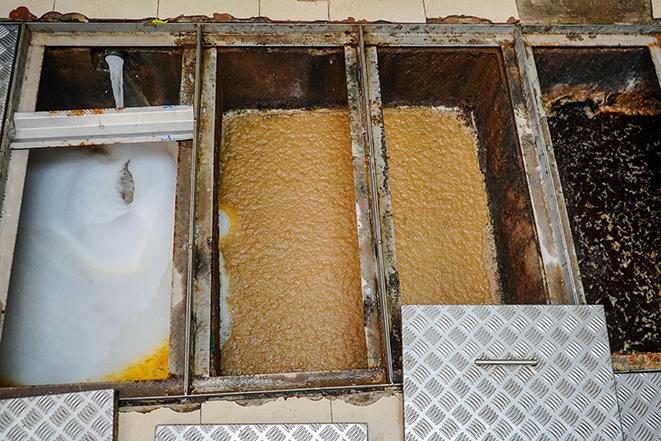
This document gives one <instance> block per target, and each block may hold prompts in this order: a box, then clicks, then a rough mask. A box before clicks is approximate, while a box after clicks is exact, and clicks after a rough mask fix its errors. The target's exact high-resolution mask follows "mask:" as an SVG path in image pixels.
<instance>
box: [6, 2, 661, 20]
mask: <svg viewBox="0 0 661 441" xmlns="http://www.w3.org/2000/svg"><path fill="white" fill-rule="evenodd" d="M552 1H553V0H526V1H524V0H518V1H517V0H191V1H188V2H185V3H182V2H180V1H179V0H139V1H134V0H115V1H112V2H109V1H106V0H4V1H3V2H1V3H2V4H1V5H0V16H4V17H6V16H8V15H9V12H10V11H12V10H13V9H15V8H17V7H18V6H25V7H27V8H28V9H29V10H30V12H32V14H34V15H35V16H37V17H41V16H42V15H43V14H45V13H47V12H50V11H57V12H61V13H68V12H78V13H81V14H84V15H86V16H88V17H89V18H96V19H122V18H131V19H142V18H148V17H155V16H158V17H159V18H161V19H167V18H173V17H177V16H179V15H182V14H183V15H205V16H209V17H211V16H213V15H214V13H218V14H223V13H225V14H230V15H232V16H233V17H236V18H251V17H258V16H262V17H268V18H270V19H271V20H274V21H315V20H328V19H330V20H340V21H341V20H356V21H362V20H365V21H375V20H387V21H397V22H425V21H426V19H427V18H430V19H438V18H444V17H448V16H467V17H479V18H484V19H487V20H491V21H493V22H495V23H504V22H506V21H507V20H508V19H509V18H510V17H513V18H519V17H521V20H522V21H523V22H526V21H527V20H537V19H538V17H536V16H535V17H532V16H530V17H529V16H528V15H530V14H528V13H527V12H526V11H528V12H529V11H531V10H532V11H533V12H534V11H538V10H539V9H535V8H543V7H547V6H548V5H547V4H549V2H552ZM586 1H587V0H586ZM610 1H614V0H610ZM651 2H652V8H651V9H652V14H653V16H654V17H656V18H660V19H661V0H651ZM517 3H518V4H519V5H522V6H525V7H526V8H527V9H525V8H524V9H523V11H524V12H522V13H519V11H520V10H521V8H519V9H517ZM630 4H631V5H632V6H631V8H633V9H635V10H636V11H638V9H640V11H638V12H634V13H633V14H630V15H631V17H634V18H635V21H637V22H640V21H641V20H642V21H643V22H645V21H647V20H648V19H647V16H648V15H649V8H650V6H649V3H648V0H635V1H634V2H633V3H630ZM531 8H532V9H531ZM631 8H629V9H631ZM552 9H553V8H551V9H549V10H552ZM533 15H535V14H533ZM641 17H642V18H641ZM570 18H571V17H570ZM616 21H617V20H616Z"/></svg>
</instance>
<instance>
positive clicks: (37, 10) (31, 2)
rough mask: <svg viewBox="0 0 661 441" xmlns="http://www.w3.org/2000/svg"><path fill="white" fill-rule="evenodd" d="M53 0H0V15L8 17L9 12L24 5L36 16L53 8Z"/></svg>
mask: <svg viewBox="0 0 661 441" xmlns="http://www.w3.org/2000/svg"><path fill="white" fill-rule="evenodd" d="M53 3H55V0H13V1H11V0H10V1H6V0H2V1H0V17H9V13H10V12H11V11H13V10H14V9H16V8H18V7H19V6H25V7H26V8H28V9H29V10H30V12H31V13H32V14H34V15H35V16H36V17H37V18H39V17H41V16H42V15H44V14H45V13H46V12H50V11H52V10H53Z"/></svg>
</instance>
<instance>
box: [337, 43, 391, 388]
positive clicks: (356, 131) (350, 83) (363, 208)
mask: <svg viewBox="0 0 661 441" xmlns="http://www.w3.org/2000/svg"><path fill="white" fill-rule="evenodd" d="M360 53H361V51H360V48H358V49H356V48H355V47H353V46H351V45H345V46H344V58H345V67H346V82H347V97H348V104H349V113H350V115H349V116H350V121H351V152H352V154H351V156H352V163H353V177H354V195H355V198H356V203H355V205H356V224H357V226H358V231H357V234H358V243H359V251H360V270H361V281H362V283H361V288H362V294H363V311H364V314H365V318H364V320H365V339H366V345H367V367H368V368H378V367H381V362H382V359H383V358H384V357H383V356H382V355H385V358H388V354H387V349H384V348H383V347H382V336H381V334H382V329H381V326H380V321H379V315H380V314H379V309H380V308H379V299H380V291H379V289H378V288H377V283H378V282H380V277H379V276H378V263H377V261H376V259H375V255H374V253H375V249H377V248H378V247H377V246H375V243H374V236H373V234H374V235H375V236H377V237H378V233H377V232H376V231H373V228H372V223H373V220H374V219H373V216H371V210H370V188H369V187H371V185H368V177H367V174H368V173H369V174H370V178H371V177H372V176H371V175H372V173H371V172H372V170H371V167H368V166H366V163H365V159H366V157H368V156H369V145H370V131H369V129H368V128H366V124H367V120H368V119H369V117H368V116H367V110H366V106H365V77H364V75H363V73H362V69H361V64H362V63H361V61H362V60H361V56H360ZM372 212H373V211H372ZM384 353H385V354H384ZM388 381H390V377H388Z"/></svg>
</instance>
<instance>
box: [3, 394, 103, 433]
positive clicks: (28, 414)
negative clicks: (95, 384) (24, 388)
mask: <svg viewBox="0 0 661 441" xmlns="http://www.w3.org/2000/svg"><path fill="white" fill-rule="evenodd" d="M114 413H115V391H113V390H110V389H106V390H96V391H89V392H75V393H69V394H56V395H39V396H34V397H28V398H14V399H9V400H0V439H2V440H4V441H19V440H20V441H23V440H39V441H51V440H52V441H56V440H57V441H79V440H96V441H112V440H113V439H114V427H113V426H114Z"/></svg>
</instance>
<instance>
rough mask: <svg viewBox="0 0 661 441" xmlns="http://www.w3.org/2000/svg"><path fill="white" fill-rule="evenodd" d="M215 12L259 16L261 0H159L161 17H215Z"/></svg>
mask: <svg viewBox="0 0 661 441" xmlns="http://www.w3.org/2000/svg"><path fill="white" fill-rule="evenodd" d="M214 13H217V14H229V15H231V16H232V17H235V18H251V17H258V16H259V0H195V1H193V2H181V1H179V0H159V2H158V16H159V18H174V17H177V16H179V15H204V16H207V17H213V15H214Z"/></svg>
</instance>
